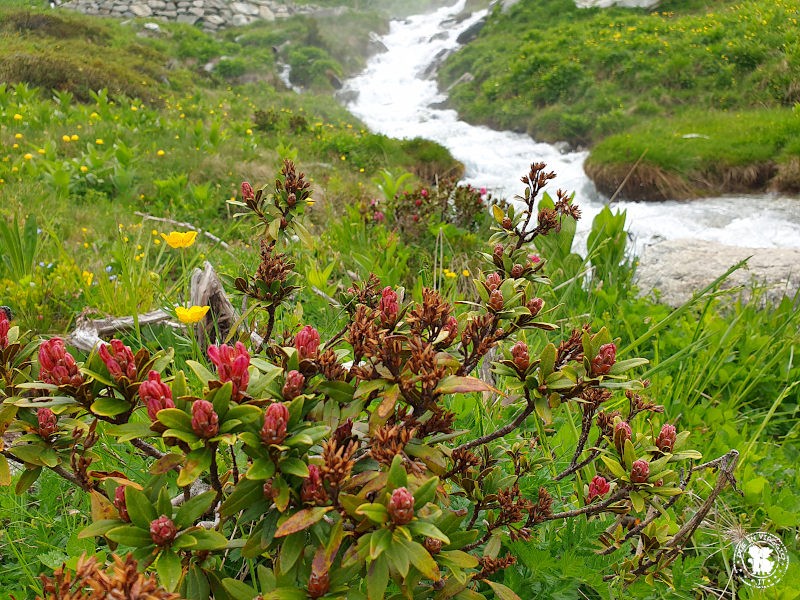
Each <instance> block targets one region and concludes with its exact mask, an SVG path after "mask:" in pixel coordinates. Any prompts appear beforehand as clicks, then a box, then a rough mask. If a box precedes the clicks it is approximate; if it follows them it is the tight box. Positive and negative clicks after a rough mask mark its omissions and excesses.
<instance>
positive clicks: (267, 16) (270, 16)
mask: <svg viewBox="0 0 800 600" xmlns="http://www.w3.org/2000/svg"><path fill="white" fill-rule="evenodd" d="M258 14H259V16H260V17H261V18H262V19H264V20H265V21H274V20H275V13H274V12H272V11H271V10H270V8H269V6H262V7H261V9H260V10H259V11H258Z"/></svg>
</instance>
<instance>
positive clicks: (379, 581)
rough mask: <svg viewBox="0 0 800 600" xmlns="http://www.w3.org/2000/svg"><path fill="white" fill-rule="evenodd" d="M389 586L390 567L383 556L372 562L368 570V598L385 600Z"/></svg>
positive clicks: (370, 599)
mask: <svg viewBox="0 0 800 600" xmlns="http://www.w3.org/2000/svg"><path fill="white" fill-rule="evenodd" d="M387 585H389V566H388V565H387V564H386V559H385V558H384V557H383V556H380V557H378V558H377V559H376V560H374V561H372V563H371V564H370V566H369V569H367V597H368V598H369V600H383V598H384V594H385V593H386V586H387Z"/></svg>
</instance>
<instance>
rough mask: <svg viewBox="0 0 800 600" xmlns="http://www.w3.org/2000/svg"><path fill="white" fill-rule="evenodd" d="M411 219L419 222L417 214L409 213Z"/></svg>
mask: <svg viewBox="0 0 800 600" xmlns="http://www.w3.org/2000/svg"><path fill="white" fill-rule="evenodd" d="M411 220H412V221H414V223H418V222H419V215H411Z"/></svg>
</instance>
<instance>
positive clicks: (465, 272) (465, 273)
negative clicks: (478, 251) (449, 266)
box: [461, 269, 469, 277]
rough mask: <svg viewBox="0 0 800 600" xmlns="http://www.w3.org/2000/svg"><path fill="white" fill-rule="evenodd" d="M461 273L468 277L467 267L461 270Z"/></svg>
mask: <svg viewBox="0 0 800 600" xmlns="http://www.w3.org/2000/svg"><path fill="white" fill-rule="evenodd" d="M461 274H462V275H463V276H464V277H469V271H468V270H467V269H464V270H463V271H461Z"/></svg>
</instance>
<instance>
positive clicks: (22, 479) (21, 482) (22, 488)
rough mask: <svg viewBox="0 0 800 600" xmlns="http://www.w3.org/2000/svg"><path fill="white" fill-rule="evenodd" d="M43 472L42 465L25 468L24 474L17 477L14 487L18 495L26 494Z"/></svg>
mask: <svg viewBox="0 0 800 600" xmlns="http://www.w3.org/2000/svg"><path fill="white" fill-rule="evenodd" d="M41 472H42V467H34V468H33V469H25V471H23V472H22V475H20V476H19V479H17V485H16V486H15V487H14V492H15V493H16V494H17V496H20V495H22V494H24V493H25V492H26V491H27V490H28V488H30V487H31V486H32V485H33V484H34V483H35V482H36V480H37V479H38V478H39V475H40V474H41Z"/></svg>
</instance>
